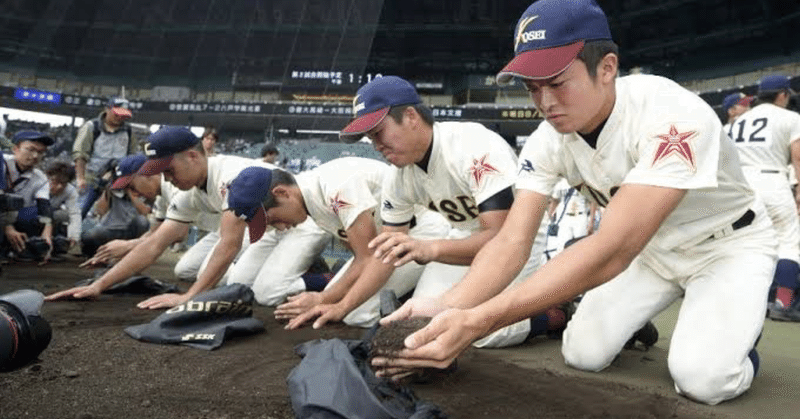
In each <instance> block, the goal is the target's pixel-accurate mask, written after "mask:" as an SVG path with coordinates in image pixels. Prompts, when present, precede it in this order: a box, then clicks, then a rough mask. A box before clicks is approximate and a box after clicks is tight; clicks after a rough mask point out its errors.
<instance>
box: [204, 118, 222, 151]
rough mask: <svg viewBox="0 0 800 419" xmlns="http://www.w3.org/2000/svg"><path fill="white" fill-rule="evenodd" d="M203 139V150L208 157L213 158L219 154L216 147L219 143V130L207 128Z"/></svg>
mask: <svg viewBox="0 0 800 419" xmlns="http://www.w3.org/2000/svg"><path fill="white" fill-rule="evenodd" d="M201 138H202V141H203V149H204V150H205V151H206V156H208V157H211V156H213V155H215V154H217V152H216V146H217V141H219V133H218V132H217V129H216V128H214V127H213V126H211V125H208V126H206V129H205V131H203V136H202V137H201Z"/></svg>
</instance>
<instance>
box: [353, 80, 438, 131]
mask: <svg viewBox="0 0 800 419" xmlns="http://www.w3.org/2000/svg"><path fill="white" fill-rule="evenodd" d="M418 103H422V99H420V97H419V94H417V90H416V89H414V86H412V85H411V83H409V82H407V81H405V80H403V79H401V78H400V77H397V76H384V77H377V78H375V79H374V80H372V81H371V82H369V83H367V84H365V85H364V86H361V88H360V89H358V92H357V93H356V97H355V99H353V114H354V115H355V119H354V120H353V121H352V122H350V123H349V124H348V125H347V126H346V127H344V128H343V129H342V131H341V132H339V139H340V140H342V141H343V142H345V143H354V142H356V141H358V140H359V139H361V137H363V136H364V134H366V133H367V131H369V130H371V129H373V128H375V126H377V125H378V124H380V123H381V121H383V119H384V118H386V115H387V114H388V113H389V109H391V107H392V106H399V105H416V104H418Z"/></svg>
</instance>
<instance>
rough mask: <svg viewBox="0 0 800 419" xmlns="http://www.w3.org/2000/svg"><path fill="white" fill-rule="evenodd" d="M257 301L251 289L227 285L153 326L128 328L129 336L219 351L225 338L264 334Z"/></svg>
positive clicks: (175, 309) (169, 312)
mask: <svg viewBox="0 0 800 419" xmlns="http://www.w3.org/2000/svg"><path fill="white" fill-rule="evenodd" d="M253 301H255V296H254V294H253V290H251V289H250V288H249V287H247V286H245V285H242V284H233V285H226V286H224V287H219V288H215V289H213V290H209V291H206V292H202V293H200V294H197V295H196V296H195V297H194V298H192V299H191V300H189V301H188V302H186V303H185V304H181V305H179V306H177V307H173V308H171V309H169V310H167V311H166V312H164V313H162V314H161V315H159V316H158V317H156V318H155V319H153V321H151V322H150V323H147V324H141V325H138V326H130V327H127V328H125V333H127V334H128V335H129V336H130V337H132V338H134V339H138V340H141V341H144V342H150V343H167V344H179V345H186V346H190V347H192V348H198V349H205V350H212V349H217V348H219V347H220V346H222V344H223V342H225V339H228V338H232V337H235V336H244V335H251V334H255V333H260V332H263V331H264V323H263V322H262V321H261V320H258V319H256V318H254V317H253Z"/></svg>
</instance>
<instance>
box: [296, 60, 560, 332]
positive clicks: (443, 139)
mask: <svg viewBox="0 0 800 419" xmlns="http://www.w3.org/2000/svg"><path fill="white" fill-rule="evenodd" d="M354 113H355V114H356V118H355V120H354V121H353V122H351V123H350V124H349V125H348V126H347V127H345V128H344V129H343V130H342V131H341V132H340V138H341V139H343V140H344V141H345V142H355V141H357V140H359V139H361V138H362V137H363V136H365V135H366V136H367V137H369V138H370V139H371V140H372V142H373V145H374V146H375V148H376V150H378V151H379V152H380V153H381V154H383V156H384V157H385V158H386V159H387V160H388V161H389V162H390V163H391V164H392V166H393V167H392V168H391V169H390V171H389V173H388V174H387V175H386V177H385V178H384V183H383V187H382V192H381V193H382V198H381V199H382V204H381V212H380V217H381V219H382V221H383V227H382V229H381V234H380V235H378V237H376V238H375V239H374V240H372V241H371V242H370V244H369V247H370V249H371V250H372V251H373V252H374V255H375V257H374V258H373V259H372V260H371V261H370V263H369V265H368V266H367V267H365V268H364V272H363V273H362V274H361V276H359V278H358V281H356V283H355V284H353V286H352V287H351V288H350V289H349V290H348V292H347V294H346V295H345V296H344V297H343V298H342V299H341V300H340V301H339V302H338V303H336V304H332V305H319V306H317V307H315V308H313V309H312V310H309V311H307V312H305V313H303V314H301V315H299V316H298V317H296V318H295V319H293V320H292V321H291V322H290V323H289V327H297V326H299V325H300V324H302V323H303V322H305V321H307V320H309V319H311V318H314V317H318V318H317V319H316V321H315V322H314V324H313V326H314V327H315V328H318V327H321V326H322V325H323V324H325V323H326V322H328V321H336V320H341V319H342V318H344V316H345V315H346V314H347V313H349V312H350V311H352V310H353V309H355V308H356V307H358V306H359V305H361V304H363V302H364V301H366V300H368V299H369V298H370V297H372V296H373V295H375V293H376V292H377V291H378V290H379V289H380V288H381V287H382V286H383V285H384V284H385V283H386V281H387V278H389V276H390V275H391V273H392V271H393V270H394V269H395V268H397V267H399V266H402V265H404V264H406V263H408V262H411V261H414V262H417V263H420V264H425V265H426V266H425V272H423V274H422V276H421V277H420V280H419V282H418V283H417V286H416V289H415V291H414V295H415V296H418V297H436V296H439V295H441V294H442V293H444V292H445V291H446V290H447V289H449V288H450V287H452V286H453V284H455V283H457V282H458V281H459V280H460V279H461V278H462V277H463V276H464V274H465V273H466V271H467V269H468V265H469V263H470V262H471V261H472V258H473V257H474V256H475V254H476V253H477V251H478V249H480V248H481V246H483V245H484V243H486V241H488V240H489V239H490V238H491V237H493V236H494V235H495V234H496V233H497V230H498V229H499V228H500V226H501V225H502V222H503V220H504V219H505V217H506V215H507V214H508V208H510V206H511V203H512V202H513V200H514V190H513V184H514V181H515V179H516V176H517V173H518V172H519V168H518V167H517V164H516V161H517V159H516V155H515V154H514V151H513V150H512V148H511V147H510V146H509V145H508V143H506V142H505V140H503V139H502V138H501V137H500V136H499V135H497V134H496V133H494V132H492V131H490V130H488V129H486V128H485V127H484V126H483V125H480V124H477V123H470V122H434V120H433V115H432V113H431V111H430V109H429V108H428V107H426V106H425V105H423V104H422V100H421V99H420V97H419V95H418V94H417V92H416V90H415V89H414V87H413V86H412V85H411V84H410V83H409V82H407V81H405V80H403V79H401V78H399V77H395V76H388V77H380V78H377V79H375V80H373V81H371V82H370V83H368V84H366V85H365V86H363V87H361V88H360V89H359V90H358V94H357V96H356V100H355V103H354ZM418 205H422V206H427V207H428V208H430V209H433V210H436V211H438V212H439V213H441V214H442V215H443V216H444V217H445V219H447V221H448V222H449V223H450V225H451V226H452V227H453V229H452V230H451V232H450V234H449V235H448V237H446V238H445V239H441V240H416V239H415V238H413V237H410V236H409V235H408V231H409V226H410V222H411V220H412V219H413V215H414V210H415V206H418ZM540 215H541V214H540ZM544 237H545V231H544V228H543V229H542V230H541V231H540V234H539V240H538V241H537V242H536V244H535V246H534V245H533V244H530V245H529V246H528V247H527V249H526V250H528V251H529V253H526V254H525V255H522V256H521V257H520V258H519V259H518V260H515V261H513V262H512V263H513V264H514V265H515V267H516V268H517V269H518V270H520V271H522V272H524V275H527V273H530V272H531V271H532V270H534V269H536V267H537V266H538V265H539V263H540V260H541V257H542V252H543V250H544ZM565 321H566V319H565V314H564V311H563V310H558V309H553V310H552V312H550V313H548V314H543V315H541V316H539V317H537V318H536V319H533V320H530V319H529V320H525V321H520V322H518V323H516V324H514V325H511V326H510V327H508V328H505V329H503V330H501V331H498V332H497V333H495V334H493V335H492V336H489V337H487V338H486V339H484V340H482V341H481V342H478V343H476V345H477V346H479V347H499V346H508V345H514V344H518V343H520V342H522V341H524V340H525V339H526V338H527V337H528V336H530V335H531V334H538V333H543V332H546V331H548V330H552V329H557V328H559V327H562V326H563V324H564V322H565Z"/></svg>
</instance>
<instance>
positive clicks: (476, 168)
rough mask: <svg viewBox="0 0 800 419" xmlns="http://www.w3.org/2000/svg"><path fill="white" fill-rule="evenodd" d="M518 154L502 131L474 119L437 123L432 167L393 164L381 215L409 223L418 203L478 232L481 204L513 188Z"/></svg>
mask: <svg viewBox="0 0 800 419" xmlns="http://www.w3.org/2000/svg"><path fill="white" fill-rule="evenodd" d="M517 170H519V169H518V168H517V159H516V155H515V154H514V150H513V149H512V148H511V146H510V145H509V144H508V143H507V142H506V141H505V140H503V138H502V137H500V136H499V135H498V134H496V133H494V132H492V131H490V130H489V129H487V128H486V127H484V126H483V125H481V124H479V123H475V122H436V123H434V124H433V144H432V150H431V156H430V160H429V161H428V170H427V171H425V170H422V168H420V167H419V166H417V165H416V164H412V165H408V166H405V167H391V168H390V170H389V173H388V175H387V177H386V179H385V181H384V184H383V204H382V205H381V218H382V219H383V221H384V222H386V223H389V224H397V225H399V224H403V223H408V222H409V221H410V220H411V217H412V216H413V215H414V206H415V205H423V206H427V207H428V208H430V209H432V210H434V211H438V212H440V213H441V214H442V215H443V216H444V217H445V218H446V219H447V220H448V222H449V223H450V224H451V225H452V226H453V227H455V228H458V229H460V230H464V231H470V232H473V231H478V230H479V229H480V221H479V219H478V205H480V204H481V203H483V202H484V201H485V200H487V199H489V198H491V197H492V196H494V195H495V194H497V193H498V192H500V191H502V190H504V189H506V188H509V187H513V185H514V181H515V179H516V173H517Z"/></svg>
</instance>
